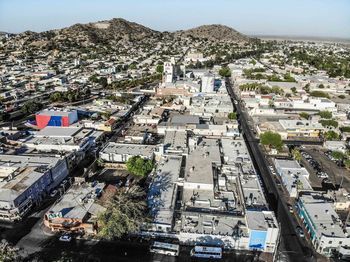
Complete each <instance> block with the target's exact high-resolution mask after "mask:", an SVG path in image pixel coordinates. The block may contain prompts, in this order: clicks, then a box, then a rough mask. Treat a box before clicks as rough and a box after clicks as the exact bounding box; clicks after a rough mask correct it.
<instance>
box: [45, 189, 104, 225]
mask: <svg viewBox="0 0 350 262" xmlns="http://www.w3.org/2000/svg"><path fill="white" fill-rule="evenodd" d="M104 186H105V184H104V183H91V184H87V183H86V184H82V185H73V186H72V187H71V188H70V189H69V190H68V191H67V192H66V193H65V194H64V195H63V197H62V199H61V200H59V201H58V202H56V203H55V204H54V205H53V206H52V207H51V209H50V210H49V211H48V212H47V214H48V216H49V218H51V219H54V218H71V219H81V220H82V219H83V218H84V217H85V216H86V213H87V212H89V209H90V208H92V206H93V204H94V202H95V199H96V198H97V197H98V196H100V195H101V193H102V190H103V188H104Z"/></svg>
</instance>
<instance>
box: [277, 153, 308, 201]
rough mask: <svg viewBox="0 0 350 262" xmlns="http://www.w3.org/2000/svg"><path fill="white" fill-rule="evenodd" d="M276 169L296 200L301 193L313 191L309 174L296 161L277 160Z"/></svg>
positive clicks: (290, 194)
mask: <svg viewBox="0 0 350 262" xmlns="http://www.w3.org/2000/svg"><path fill="white" fill-rule="evenodd" d="M275 167H276V170H277V173H278V175H279V176H280V177H281V180H282V183H283V185H284V186H285V188H286V189H287V191H288V193H289V196H290V197H294V198H296V197H297V196H298V194H299V193H300V192H303V191H312V190H313V189H312V187H311V185H310V182H309V172H308V171H307V170H306V169H305V168H304V167H301V166H300V165H299V163H298V162H297V161H295V160H284V159H275Z"/></svg>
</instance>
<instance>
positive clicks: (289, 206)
mask: <svg viewBox="0 0 350 262" xmlns="http://www.w3.org/2000/svg"><path fill="white" fill-rule="evenodd" d="M287 206H288V209H289V212H290V213H294V209H293V207H292V206H291V205H289V204H288V205H287Z"/></svg>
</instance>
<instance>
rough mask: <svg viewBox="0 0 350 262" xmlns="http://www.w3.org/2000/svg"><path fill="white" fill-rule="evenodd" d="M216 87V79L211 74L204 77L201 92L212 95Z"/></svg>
mask: <svg viewBox="0 0 350 262" xmlns="http://www.w3.org/2000/svg"><path fill="white" fill-rule="evenodd" d="M214 86H215V77H214V75H213V74H211V73H206V74H204V75H203V76H202V87H201V91H202V92H203V93H212V92H214Z"/></svg>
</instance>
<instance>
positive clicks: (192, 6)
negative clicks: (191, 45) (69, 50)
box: [0, 0, 350, 39]
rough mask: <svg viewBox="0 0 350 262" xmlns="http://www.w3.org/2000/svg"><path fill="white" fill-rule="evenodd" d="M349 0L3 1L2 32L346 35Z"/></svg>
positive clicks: (0, 11) (349, 33) (348, 32)
mask: <svg viewBox="0 0 350 262" xmlns="http://www.w3.org/2000/svg"><path fill="white" fill-rule="evenodd" d="M349 11H350V1H347V0H337V1H332V0H308V1H303V0H284V1H279V0H266V1H258V0H251V1H242V0H236V1H230V0H217V1H215V3H214V2H213V1H210V0H201V1H200V2H198V1H196V0H176V1H164V0H148V1H142V0H131V1H130V2H127V3H126V2H124V1H123V2H122V1H118V0H115V1H113V0H101V1H98V2H97V1H93V0H75V1H69V0H60V1H54V0H26V1H21V0H2V1H0V31H3V32H8V33H15V34H18V33H22V32H25V31H33V32H43V31H48V30H57V29H62V28H65V27H69V26H71V25H74V24H77V23H80V24H86V23H90V22H91V23H93V22H97V21H103V20H110V19H113V18H123V19H125V20H128V21H131V22H135V23H138V24H141V25H144V26H146V27H149V28H151V29H153V30H156V31H161V32H164V31H169V32H173V31H177V30H186V29H190V28H193V27H197V26H201V25H210V24H222V25H226V26H229V27H231V28H233V29H235V30H237V31H238V32H240V33H243V34H246V35H261V36H264V35H266V36H294V37H321V38H339V39H350V16H349V15H348V13H349Z"/></svg>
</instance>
